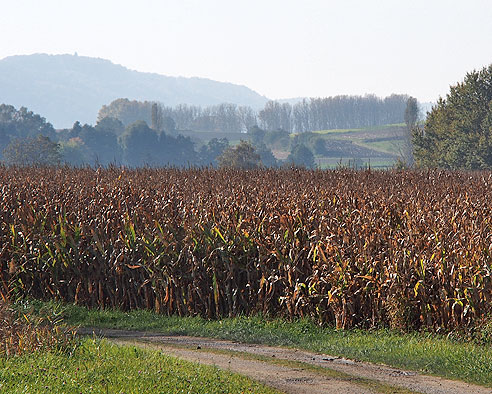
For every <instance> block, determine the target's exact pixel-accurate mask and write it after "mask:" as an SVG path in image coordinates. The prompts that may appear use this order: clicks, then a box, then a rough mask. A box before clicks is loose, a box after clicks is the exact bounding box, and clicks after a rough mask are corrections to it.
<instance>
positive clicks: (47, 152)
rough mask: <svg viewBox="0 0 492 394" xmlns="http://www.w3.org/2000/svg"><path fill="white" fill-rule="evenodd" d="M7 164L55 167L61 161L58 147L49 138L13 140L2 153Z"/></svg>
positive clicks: (39, 136) (41, 136) (42, 136)
mask: <svg viewBox="0 0 492 394" xmlns="http://www.w3.org/2000/svg"><path fill="white" fill-rule="evenodd" d="M3 157H4V160H5V162H6V163H7V164H9V165H16V166H55V165H59V164H60V161H61V154H60V146H59V145H58V144H57V143H55V142H52V141H51V140H50V139H49V137H46V136H44V135H41V134H40V135H38V136H37V137H26V138H15V139H14V140H12V141H11V142H10V143H9V144H8V145H7V147H6V148H5V149H4V151H3Z"/></svg>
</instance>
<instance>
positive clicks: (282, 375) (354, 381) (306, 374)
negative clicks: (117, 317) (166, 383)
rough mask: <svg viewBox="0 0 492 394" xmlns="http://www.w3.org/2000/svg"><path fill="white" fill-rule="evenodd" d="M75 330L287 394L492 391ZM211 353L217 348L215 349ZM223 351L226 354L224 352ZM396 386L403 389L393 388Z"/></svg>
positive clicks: (350, 366) (302, 358)
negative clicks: (236, 375) (212, 368)
mask: <svg viewBox="0 0 492 394" xmlns="http://www.w3.org/2000/svg"><path fill="white" fill-rule="evenodd" d="M79 333H80V334H83V335H97V336H103V337H106V338H108V339H112V340H113V341H115V342H118V343H119V344H123V343H127V344H128V343H129V342H131V344H133V345H138V346H145V345H146V346H152V347H154V348H156V347H157V348H158V349H159V350H162V351H164V352H165V353H168V354H173V355H175V356H178V357H180V358H184V359H187V360H190V361H195V362H200V363H204V364H212V365H217V366H218V367H219V368H222V369H228V370H231V371H232V372H236V373H240V374H242V375H246V376H249V377H251V378H253V379H254V380H257V381H260V382H262V383H265V384H267V385H269V386H272V387H275V388H277V389H279V390H281V391H284V392H286V393H299V394H301V393H312V392H313V391H316V392H317V393H371V392H387V393H391V392H414V393H415V392H416V393H427V394H469V393H476V394H491V393H492V389H490V388H486V387H482V386H476V385H472V384H468V383H465V382H461V381H454V380H449V379H443V378H439V377H434V376H427V375H421V374H419V373H416V372H409V371H404V370H401V369H398V368H392V367H389V366H386V365H380V364H371V363H366V362H356V361H352V360H348V359H344V358H340V357H331V356H327V355H326V354H319V353H312V352H307V351H304V350H297V349H289V348H280V347H272V346H265V345H258V344H244V343H237V342H232V341H225V340H218V339H213V338H199V337H188V336H169V335H163V334H159V333H152V332H140V331H126V330H113V329H97V328H82V329H79ZM116 339H117V341H116ZM207 349H209V350H212V352H210V351H207ZM214 351H216V352H215V353H214ZM217 351H218V352H219V353H217ZM220 352H223V353H222V354H221V353H220ZM224 352H229V354H227V353H226V354H224ZM231 352H234V353H231ZM244 355H252V356H253V357H257V358H260V359H261V358H262V359H264V360H266V359H271V360H287V362H291V363H294V364H295V363H304V364H309V365H312V366H315V367H318V368H319V367H322V368H324V369H326V370H327V371H335V372H336V373H338V374H339V376H337V374H336V373H335V374H332V376H330V374H322V373H317V372H316V371H312V370H308V369H304V368H299V367H295V366H292V365H288V364H286V365H278V363H270V362H265V361H259V360H254V359H251V358H250V357H249V359H245V358H244ZM370 381H374V382H376V384H374V385H371V384H370ZM361 383H362V384H361ZM368 383H369V384H368ZM377 383H379V384H381V385H382V388H383V389H381V387H379V389H378V384H377ZM391 387H394V388H395V390H394V391H393V390H391ZM398 388H401V389H402V390H398ZM405 389H406V390H408V391H406V390H405Z"/></svg>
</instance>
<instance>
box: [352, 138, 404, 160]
mask: <svg viewBox="0 0 492 394" xmlns="http://www.w3.org/2000/svg"><path fill="white" fill-rule="evenodd" d="M402 144H403V143H402V142H401V141H390V140H386V141H377V142H364V141H361V142H356V145H359V146H362V147H364V148H369V149H373V150H375V151H378V152H383V153H389V154H391V155H396V156H398V155H399V154H400V151H399V146H400V145H402Z"/></svg>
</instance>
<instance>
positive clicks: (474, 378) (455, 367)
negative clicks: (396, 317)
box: [52, 304, 492, 387]
mask: <svg viewBox="0 0 492 394" xmlns="http://www.w3.org/2000/svg"><path fill="white" fill-rule="evenodd" d="M52 305H53V304H52ZM63 308H64V309H63V315H64V317H65V320H66V322H67V323H68V324H72V325H80V326H86V327H101V328H117V329H131V330H141V331H156V332H161V333H165V334H168V335H194V336H203V337H213V338H221V339H229V340H236V341H240V342H245V343H248V342H249V343H262V344H268V345H273V346H287V347H296V348H300V349H306V350H310V351H314V352H320V353H325V354H329V355H333V356H341V357H346V358H351V359H358V360H363V361H369V362H376V363H384V364H387V365H392V366H395V367H398V368H404V369H408V370H414V371H419V372H423V373H426V374H432V375H437V376H443V377H446V378H450V379H459V380H463V381H466V382H470V383H476V384H480V385H485V386H487V387H492V347H491V346H490V343H489V344H487V345H479V344H475V343H467V342H464V341H457V340H453V339H447V338H446V337H443V336H439V335H435V334H425V333H412V334H401V333H399V332H394V331H390V330H385V329H381V330H369V331H366V330H336V329H334V328H330V327H320V326H318V325H316V324H314V323H313V322H311V321H310V320H307V319H306V320H297V321H292V322H289V321H286V320H282V319H267V318H263V317H261V316H255V317H237V318H230V319H223V320H218V321H215V320H206V319H203V318H200V317H176V316H171V317H168V316H163V315H158V314H155V313H152V312H150V311H145V310H138V311H132V312H122V311H118V310H104V311H101V310H88V309H86V308H82V307H77V306H73V305H68V306H64V307H63Z"/></svg>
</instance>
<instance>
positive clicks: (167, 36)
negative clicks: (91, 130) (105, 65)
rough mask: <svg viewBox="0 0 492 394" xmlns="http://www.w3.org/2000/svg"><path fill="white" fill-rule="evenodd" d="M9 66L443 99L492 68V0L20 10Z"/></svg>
mask: <svg viewBox="0 0 492 394" xmlns="http://www.w3.org/2000/svg"><path fill="white" fill-rule="evenodd" d="M0 37H2V43H1V45H0V59H2V58H4V57H7V56H11V55H23V54H32V53H49V54H63V53H69V54H73V53H75V52H77V53H78V54H79V55H84V56H91V57H99V58H104V59H109V60H111V61H112V62H113V63H117V64H121V65H123V66H125V67H128V68H130V69H133V70H138V71H145V72H155V73H159V74H164V75H171V76H185V77H194V76H196V77H204V78H210V79H213V80H217V81H224V82H232V83H236V84H240V85H245V86H248V87H249V88H251V89H253V90H255V91H257V92H258V93H260V94H262V95H265V96H267V97H268V98H271V99H280V98H292V97H327V96H334V95H339V94H357V95H363V94H376V95H378V96H387V95H389V94H392V93H405V94H409V95H412V96H414V97H416V98H418V99H419V100H420V101H432V102H434V101H436V100H437V99H438V97H439V96H442V97H444V96H445V95H446V93H447V92H448V91H449V86H450V85H454V84H456V83H457V82H459V81H461V80H463V78H464V76H465V74H466V73H467V72H470V71H472V70H475V69H481V68H483V67H485V66H487V65H489V64H490V63H492V1H491V0H467V1H464V0H425V1H424V0H412V1H408V0H406V1H402V0H379V1H378V0H371V1H369V0H324V1H323V0H302V1H301V0H297V1H294V0H139V1H136V0H132V1H129V0H83V1H81V0H70V1H67V0H43V1H40V0H16V1H8V2H7V1H6V2H3V4H2V12H1V13H0Z"/></svg>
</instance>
